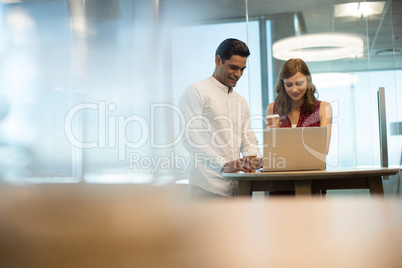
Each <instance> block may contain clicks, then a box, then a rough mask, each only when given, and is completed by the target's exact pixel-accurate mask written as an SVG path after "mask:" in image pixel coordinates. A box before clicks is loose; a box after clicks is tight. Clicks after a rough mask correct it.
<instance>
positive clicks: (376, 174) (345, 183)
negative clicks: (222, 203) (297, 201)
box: [222, 167, 399, 196]
mask: <svg viewBox="0 0 402 268" xmlns="http://www.w3.org/2000/svg"><path fill="white" fill-rule="evenodd" d="M398 172H399V169H398V168H381V167H378V168H376V167H373V168H336V169H325V170H312V171H282V172H260V171H257V172H254V173H223V174H222V175H223V176H224V177H225V178H228V179H232V180H237V181H238V182H239V190H238V195H239V196H251V194H252V192H253V191H296V196H297V195H311V194H312V193H314V192H318V191H320V190H326V189H327V190H331V189H370V193H371V194H372V195H373V194H377V195H384V190H383V186H382V178H381V177H382V176H389V175H395V174H397V173H398Z"/></svg>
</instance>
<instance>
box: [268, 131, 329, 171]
mask: <svg viewBox="0 0 402 268" xmlns="http://www.w3.org/2000/svg"><path fill="white" fill-rule="evenodd" d="M326 148H327V128H326V127H301V128H266V129H264V149H263V150H264V151H263V152H264V158H263V171H264V172H268V171H291V170H320V169H325V166H326Z"/></svg>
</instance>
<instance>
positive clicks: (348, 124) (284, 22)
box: [0, 0, 402, 193]
mask: <svg viewBox="0 0 402 268" xmlns="http://www.w3.org/2000/svg"><path fill="white" fill-rule="evenodd" d="M401 8H402V7H401V2H400V1H391V0H387V1H376V2H369V1H364V2H353V1H334V0H326V1H313V0H311V1H310V0H307V1H282V2H281V1H270V0H268V1H254V0H238V1H223V0H222V1H212V0H211V1H184V0H159V1H158V0H155V1H130V0H109V1H85V2H82V3H80V4H79V3H78V2H77V1H55V0H54V1H52V0H51V1H30V2H17V1H16V2H13V1H11V0H8V1H4V2H2V4H1V6H0V34H1V36H2V38H1V39H0V56H1V59H2V60H1V62H0V73H1V75H0V178H1V180H2V181H9V182H21V181H23V182H28V183H29V182H101V183H156V184H158V183H165V182H171V181H174V180H177V179H186V178H188V173H187V167H188V161H189V158H188V154H187V152H186V151H185V150H184V148H183V147H182V145H181V138H182V133H181V131H180V127H181V124H182V121H181V115H180V111H179V109H178V107H177V104H178V99H179V97H180V95H181V94H182V92H183V91H184V89H185V88H186V87H187V86H188V85H189V84H191V83H193V82H196V81H199V80H201V79H204V78H206V77H208V76H210V75H211V74H212V73H213V70H214V53H215V49H216V47H217V46H218V45H219V43H220V42H221V41H223V40H224V39H226V38H229V37H235V38H238V39H241V40H243V41H244V42H246V43H247V44H248V45H249V47H250V51H251V56H250V57H249V60H248V67H247V69H246V72H245V73H244V75H243V77H242V78H241V80H240V82H239V84H238V85H237V86H236V88H235V90H236V91H238V92H239V93H240V94H241V95H242V96H243V97H245V99H246V100H247V101H248V103H249V106H250V115H251V117H252V126H253V128H254V130H255V131H256V134H257V137H258V139H259V142H260V145H261V146H262V145H263V135H262V129H263V118H264V117H265V113H266V108H267V105H268V103H270V102H272V101H274V99H275V97H276V95H275V92H274V88H275V83H276V80H277V76H278V72H279V70H280V67H281V66H282V64H283V63H284V62H285V59H284V58H283V56H280V55H279V54H277V52H278V51H277V50H275V49H276V48H277V47H278V42H280V41H283V40H285V39H288V38H295V37H305V36H316V37H317V35H318V39H311V40H314V42H313V44H312V45H311V44H310V46H309V47H306V48H300V47H297V46H296V47H295V43H293V44H291V46H290V49H289V47H288V50H290V52H301V54H297V53H296V54H286V53H287V52H289V51H282V50H281V53H282V54H283V53H285V54H284V55H296V56H297V55H301V56H300V57H303V58H304V59H305V60H306V62H307V64H308V66H309V68H310V71H311V72H312V74H313V82H314V83H315V85H316V86H317V89H318V93H319V99H320V100H325V101H327V102H329V103H330V104H331V105H332V109H333V129H332V139H331V147H330V152H329V155H328V158H327V162H328V165H329V166H330V167H334V168H337V167H351V166H378V165H380V163H381V162H380V141H379V125H378V106H377V90H378V88H379V87H384V88H385V92H386V95H385V98H386V113H387V126H388V127H389V128H388V133H387V141H388V147H387V148H388V158H389V164H390V165H393V166H398V165H399V166H400V165H401V147H402V135H401V132H400V124H401V123H400V122H401V121H402V111H401V107H402V103H401V101H402V96H401V88H400V84H401V83H400V82H401V81H399V80H400V79H401V77H402V76H401V68H402V55H401V50H402V43H401V40H402V32H401V31H402V26H401V25H400V14H399V13H398V10H401ZM350 11H351V12H350ZM323 34H327V35H326V36H323ZM336 34H346V35H344V38H346V37H352V39H353V38H358V39H359V40H360V41H357V42H354V41H351V42H352V43H353V44H352V45H350V46H349V45H345V42H344V41H345V40H346V39H342V38H341V39H338V40H340V43H341V44H339V45H337V46H334V44H333V43H334V42H333V43H332V44H325V43H321V41H325V40H326V39H328V40H333V39H331V38H333V36H334V35H336ZM317 40H318V41H317ZM360 45H362V49H361V50H359V49H360V47H359V46H360ZM342 46H346V48H345V47H342ZM351 47H352V48H351ZM273 48H275V49H273ZM279 48H280V47H279ZM280 49H283V48H280ZM331 49H332V50H331ZM334 49H335V50H334ZM350 49H355V50H352V51H350ZM343 50H347V51H349V54H348V55H346V56H344V57H343V58H342V57H341V58H337V59H334V57H335V56H337V55H338V52H340V51H343ZM311 52H313V53H311ZM278 55H279V56H278ZM314 55H315V56H317V55H322V56H320V57H318V59H317V57H316V58H315V59H312V60H309V58H308V57H310V56H314ZM328 56H331V57H328ZM285 57H286V56H285ZM398 183H399V182H396V181H392V180H390V181H389V182H386V187H388V188H386V189H387V191H389V192H392V193H394V192H396V191H397V190H396V189H399V188H398V186H397V184H398Z"/></svg>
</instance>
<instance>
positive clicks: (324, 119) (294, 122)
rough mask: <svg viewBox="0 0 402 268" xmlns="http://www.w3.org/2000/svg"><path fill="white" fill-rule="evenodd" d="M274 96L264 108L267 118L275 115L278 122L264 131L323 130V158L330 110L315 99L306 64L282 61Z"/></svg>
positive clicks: (296, 60) (328, 106) (268, 124)
mask: <svg viewBox="0 0 402 268" xmlns="http://www.w3.org/2000/svg"><path fill="white" fill-rule="evenodd" d="M275 91H276V93H277V94H278V96H277V97H276V99H275V102H272V103H270V104H269V105H268V108H267V115H272V114H279V116H280V117H279V122H278V123H277V124H276V125H270V122H266V123H265V125H266V127H281V128H282V127H327V154H328V150H329V142H330V139H331V124H332V108H331V105H330V104H329V103H328V102H325V101H319V100H317V98H316V97H315V94H316V93H317V91H316V88H315V86H314V84H313V82H312V79H311V73H310V70H309V69H308V67H307V65H306V63H305V62H304V61H303V60H301V59H290V60H288V61H286V62H285V63H284V64H283V66H282V68H281V72H280V73H279V79H278V82H277V85H276V89H275Z"/></svg>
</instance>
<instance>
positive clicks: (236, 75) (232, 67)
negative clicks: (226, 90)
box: [214, 55, 247, 87]
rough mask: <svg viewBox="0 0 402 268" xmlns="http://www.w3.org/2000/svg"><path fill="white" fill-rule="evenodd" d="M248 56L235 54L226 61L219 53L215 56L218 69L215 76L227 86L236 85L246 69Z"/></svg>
mask: <svg viewBox="0 0 402 268" xmlns="http://www.w3.org/2000/svg"><path fill="white" fill-rule="evenodd" d="M246 63H247V57H242V56H239V55H233V56H232V57H231V58H230V59H228V60H226V61H225V63H223V62H222V59H221V57H220V56H219V55H217V56H216V57H215V64H216V71H215V75H214V77H215V78H216V79H217V80H218V81H219V82H221V83H222V84H224V85H226V86H227V87H235V86H236V84H237V81H238V80H239V79H240V77H241V76H242V75H243V71H244V69H246Z"/></svg>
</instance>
